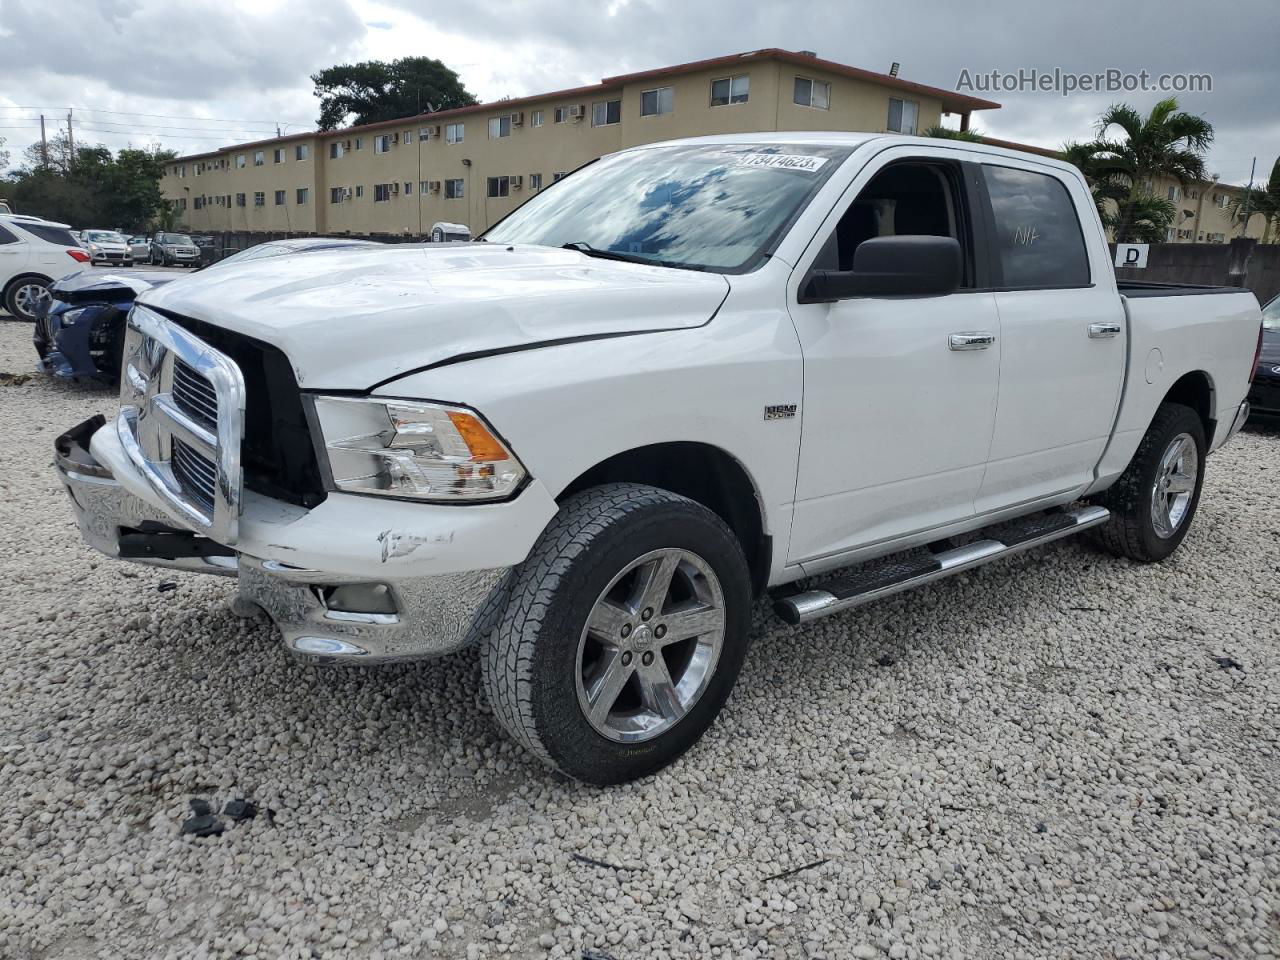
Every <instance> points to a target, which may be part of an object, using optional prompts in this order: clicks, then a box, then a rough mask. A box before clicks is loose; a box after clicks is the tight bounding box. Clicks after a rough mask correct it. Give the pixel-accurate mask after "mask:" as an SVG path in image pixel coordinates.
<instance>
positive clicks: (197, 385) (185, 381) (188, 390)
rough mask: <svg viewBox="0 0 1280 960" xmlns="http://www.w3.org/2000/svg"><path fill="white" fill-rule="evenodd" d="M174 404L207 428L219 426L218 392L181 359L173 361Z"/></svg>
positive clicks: (177, 358)
mask: <svg viewBox="0 0 1280 960" xmlns="http://www.w3.org/2000/svg"><path fill="white" fill-rule="evenodd" d="M173 402H174V403H175V404H177V406H178V409H180V410H182V411H183V412H184V413H187V414H189V415H190V416H192V417H194V418H195V419H196V420H199V421H200V422H201V423H203V424H205V425H206V426H209V427H216V426H217V425H218V394H217V391H215V390H214V389H213V384H212V383H210V382H209V381H208V380H206V379H205V378H204V377H203V376H202V375H201V374H199V373H197V372H196V371H195V370H194V369H193V368H192V367H191V366H190V365H189V364H188V363H187V362H186V361H184V360H183V359H182V358H181V357H176V358H175V359H174V361H173Z"/></svg>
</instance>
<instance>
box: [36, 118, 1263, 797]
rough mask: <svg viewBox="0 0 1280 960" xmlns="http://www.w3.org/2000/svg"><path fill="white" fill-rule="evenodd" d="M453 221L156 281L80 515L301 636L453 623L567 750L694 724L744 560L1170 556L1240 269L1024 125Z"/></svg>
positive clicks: (699, 147)
mask: <svg viewBox="0 0 1280 960" xmlns="http://www.w3.org/2000/svg"><path fill="white" fill-rule="evenodd" d="M480 239H481V240H482V241H487V242H479V243H473V244H467V245H464V246H459V245H448V244H424V245H420V246H396V245H390V246H385V247H376V248H353V249H343V250H332V251H319V252H316V253H312V254H308V255H307V256H300V257H279V258H274V259H264V260H260V261H258V262H251V263H245V264H242V265H241V266H240V267H239V268H238V269H236V270H234V271H221V272H220V271H217V270H210V271H207V272H205V273H201V274H197V275H196V276H193V277H191V278H189V279H187V280H185V281H183V282H181V283H174V284H170V285H169V286H166V287H162V288H159V289H156V290H148V291H146V292H144V293H143V294H142V295H141V296H140V297H139V298H138V301H137V306H136V307H135V308H134V310H133V312H132V314H131V315H130V321H129V328H128V331H127V334H126V337H127V340H126V345H125V350H124V376H123V377H122V383H123V387H122V395H121V404H120V408H119V411H118V412H117V413H116V414H114V415H113V417H112V419H111V421H110V422H106V423H104V422H103V420H102V418H101V417H99V418H97V419H96V420H91V421H86V422H85V423H83V424H81V425H80V426H78V427H76V428H73V430H71V431H69V432H68V433H67V434H65V435H64V436H63V437H62V438H60V440H59V443H58V448H57V459H58V463H59V469H60V470H61V476H62V478H63V480H64V482H65V483H66V484H67V486H68V487H69V489H70V491H71V493H72V497H71V505H72V509H73V510H74V511H75V512H76V515H77V519H78V522H79V524H80V528H81V531H82V533H83V536H84V538H85V539H86V540H87V541H88V542H89V543H90V544H92V545H93V546H95V547H97V548H98V549H100V550H102V551H103V552H105V553H107V554H108V555H110V556H115V557H119V558H122V559H128V560H137V561H142V562H148V563H159V564H161V565H168V566H174V567H180V568H183V569H196V570H205V571H217V572H223V573H234V574H237V575H238V577H239V597H238V600H237V609H238V610H239V611H240V612H244V613H247V612H249V611H257V610H262V611H265V612H266V613H267V614H269V615H270V617H271V618H272V619H273V620H274V621H275V623H276V624H277V625H278V626H279V628H280V631H281V633H282V635H283V638H284V643H285V645H286V647H287V648H288V649H289V650H290V651H291V652H293V653H294V654H296V655H299V656H301V657H303V658H307V659H309V660H310V661H312V662H325V663H354V664H368V663H375V662H379V661H386V660H397V659H404V658H411V657H424V656H439V655H441V654H444V653H448V652H451V651H455V650H458V649H460V648H461V647H464V646H466V645H468V644H471V643H475V644H478V645H479V647H480V656H481V658H482V662H483V674H484V684H485V689H486V691H487V694H488V698H489V702H490V703H491V705H492V707H493V711H494V715H495V716H496V717H497V719H498V722H499V723H501V724H502V726H503V727H505V728H506V729H507V730H508V731H509V732H510V734H511V735H512V736H513V737H514V738H515V739H516V740H517V741H518V742H519V743H521V744H523V745H524V746H525V747H527V748H528V749H529V750H530V751H531V752H532V753H533V754H534V755H536V756H537V757H539V758H540V759H542V760H543V761H545V762H547V763H549V764H551V765H553V766H555V767H557V768H559V769H560V770H562V771H563V772H565V773H567V774H569V775H570V776H573V777H577V778H579V779H582V780H587V781H592V782H596V783H616V782H619V781H624V780H628V779H631V778H634V777H639V776H643V775H646V774H649V773H652V772H654V771H655V770H658V769H659V768H661V767H662V766H664V765H665V764H667V763H670V762H671V761H672V760H673V759H674V758H676V757H678V756H680V755H681V754H682V753H683V752H684V751H685V750H687V749H688V748H689V747H690V746H691V745H693V744H694V743H695V742H696V741H697V739H698V738H699V737H700V736H701V735H702V733H703V732H704V731H705V730H706V729H707V727H708V726H710V724H711V723H712V721H713V720H714V718H715V716H716V714H717V713H718V712H719V710H720V708H721V706H722V705H723V704H724V702H725V700H726V699H727V698H728V696H729V694H730V691H731V689H732V687H733V684H734V681H735V679H736V677H737V674H738V671H739V668H740V667H741V666H742V663H743V659H744V657H745V655H746V651H747V643H748V639H749V626H750V621H751V610H752V597H753V594H758V593H760V592H762V591H765V590H768V591H771V592H772V593H773V596H774V600H775V604H776V606H775V609H776V610H777V612H778V613H779V614H780V615H781V616H782V617H783V618H784V619H786V620H789V621H792V622H796V623H804V622H807V621H810V620H812V619H814V618H816V617H819V616H823V615H827V614H831V613H834V612H837V611H841V610H846V609H849V608H851V607H854V606H857V605H859V604H863V603H867V602H869V601H872V600H875V599H877V598H879V597H883V596H886V595H888V594H891V593H895V592H897V591H900V590H905V589H908V588H911V587H914V586H917V585H919V584H923V583H927V582H930V581H933V580H936V579H938V578H941V577H945V576H948V575H950V574H954V573H957V572H960V571H963V570H968V569H972V568H973V567H976V566H978V565H980V564H983V563H988V562H991V561H993V560H996V559H999V558H1002V557H1007V556H1009V555H1010V554H1013V553H1016V552H1018V551H1021V550H1025V549H1028V548H1031V547H1035V546H1039V545H1041V544H1045V543H1048V542H1050V541H1053V540H1056V539H1059V538H1061V537H1066V536H1070V535H1073V534H1076V533H1080V532H1082V531H1085V530H1090V531H1092V532H1093V534H1094V536H1095V537H1096V539H1097V540H1098V542H1099V543H1100V544H1101V545H1102V546H1103V547H1104V548H1106V549H1108V550H1110V551H1112V552H1113V553H1116V554H1119V555H1120V556H1124V557H1129V558H1131V559H1133V560H1137V561H1144V562H1146V561H1157V560H1161V559H1163V558H1164V557H1167V556H1168V555H1169V554H1170V553H1172V552H1173V551H1174V550H1175V549H1176V548H1177V547H1178V545H1179V544H1180V543H1181V542H1182V540H1183V538H1184V537H1185V536H1186V534H1187V531H1188V529H1189V528H1190V526H1191V522H1192V518H1193V517H1194V515H1195V511H1196V506H1197V503H1198V500H1199V497H1200V490H1201V484H1202V482H1203V479H1204V474H1205V457H1206V455H1207V454H1208V453H1209V452H1210V451H1212V450H1214V449H1216V448H1218V447H1220V446H1221V445H1222V444H1223V443H1225V442H1226V441H1227V440H1228V439H1229V438H1230V437H1231V436H1232V435H1233V433H1234V432H1235V431H1236V430H1237V429H1238V428H1239V427H1240V425H1241V424H1242V423H1243V422H1244V419H1245V417H1246V416H1247V411H1248V405H1247V404H1246V403H1245V402H1244V400H1245V394H1246V392H1247V390H1248V387H1249V379H1250V376H1251V374H1252V371H1253V368H1254V362H1253V360H1254V357H1255V353H1256V350H1257V347H1258V343H1259V332H1260V315H1259V310H1258V304H1257V301H1256V300H1255V299H1254V297H1253V295H1252V294H1251V293H1248V292H1246V291H1241V290H1238V289H1226V290H1222V289H1215V288H1198V287H1191V286H1186V285H1171V286H1161V285H1151V284H1137V283H1129V284H1117V282H1116V279H1115V276H1114V274H1113V272H1112V268H1111V264H1110V258H1109V256H1108V251H1107V242H1106V236H1105V234H1104V232H1103V228H1102V224H1101V223H1100V222H1099V219H1098V216H1097V212H1096V210H1095V207H1094V203H1093V199H1092V197H1091V196H1090V192H1089V188H1088V186H1087V184H1086V183H1085V181H1084V180H1083V178H1082V177H1081V175H1080V173H1079V172H1078V171H1077V170H1076V169H1075V168H1074V167H1071V166H1069V165H1067V164H1064V163H1060V162H1057V161H1053V160H1048V159H1045V158H1043V157H1039V156H1032V155H1028V154H1023V153H1017V152H1012V151H1008V150H999V149H996V148H992V147H986V146H982V145H978V144H971V143H963V142H956V141H948V140H930V139H922V138H916V137H902V136H874V135H860V134H837V133H798V134H742V135H736V136H722V137H711V138H704V139H695V140H686V141H677V142H673V143H665V144H654V145H647V146H643V147H637V148H635V149H631V150H626V151H623V152H621V153H617V154H613V155H611V156H608V157H605V158H603V159H601V160H599V161H598V162H596V163H593V164H590V165H589V166H587V167H584V168H582V169H581V170H580V171H578V172H577V173H574V174H573V175H571V176H570V177H568V178H566V179H564V180H561V181H559V182H558V183H555V184H553V185H551V186H550V187H549V188H548V189H546V190H544V191H542V192H540V193H538V194H537V195H535V196H534V197H533V198H531V199H530V200H529V201H528V202H526V203H525V204H524V205H523V206H521V207H520V208H518V209H517V210H516V211H515V212H514V213H512V214H510V215H509V216H508V217H506V218H505V219H504V220H502V221H501V222H500V223H499V224H498V225H497V226H495V227H494V228H492V229H491V230H490V231H489V232H488V233H487V234H486V235H485V236H483V237H481V238H480ZM851 566H852V567H853V568H854V569H853V572H845V573H836V572H835V571H836V570H837V569H838V568H849V567H851ZM797 584H803V585H802V586H797ZM1099 588H1100V589H1106V584H1105V582H1103V583H1101V584H1100V587H1099ZM983 615H984V612H983V611H982V610H981V609H975V610H974V616H975V617H980V616H983ZM805 642H806V641H805V640H804V638H803V637H797V640H796V644H797V649H796V652H795V655H797V656H802V655H803V653H804V644H805ZM922 695H925V694H924V693H923V692H922ZM856 706H857V705H856V704H851V705H850V708H851V709H856Z"/></svg>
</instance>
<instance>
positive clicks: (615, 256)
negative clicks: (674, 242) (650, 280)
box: [560, 240, 684, 267]
mask: <svg viewBox="0 0 1280 960" xmlns="http://www.w3.org/2000/svg"><path fill="white" fill-rule="evenodd" d="M560 248H561V249H562V250H577V251H578V252H579V253H585V254H586V255H587V256H588V257H596V258H598V259H600V260H621V261H622V262H623V263H642V264H644V265H645V266H649V267H681V266H684V264H680V263H671V262H670V261H668V260H655V259H654V258H653V257H643V256H640V255H639V254H635V253H623V252H622V251H621V250H599V249H597V248H596V247H593V246H592V245H591V244H589V243H587V242H586V241H585V240H574V241H573V242H572V243H562V244H560Z"/></svg>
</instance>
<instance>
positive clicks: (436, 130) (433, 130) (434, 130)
mask: <svg viewBox="0 0 1280 960" xmlns="http://www.w3.org/2000/svg"><path fill="white" fill-rule="evenodd" d="M427 136H428V137H431V138H433V139H434V138H437V137H439V136H440V124H438V123H437V124H436V125H435V126H432V127H427Z"/></svg>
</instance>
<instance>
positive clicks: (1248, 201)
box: [1240, 157, 1258, 237]
mask: <svg viewBox="0 0 1280 960" xmlns="http://www.w3.org/2000/svg"><path fill="white" fill-rule="evenodd" d="M1257 172H1258V158H1257V157H1254V158H1253V163H1252V164H1250V165H1249V189H1248V190H1246V191H1245V194H1244V223H1243V224H1242V225H1241V226H1240V236H1242V237H1247V236H1248V235H1249V217H1251V216H1252V214H1251V213H1250V212H1249V207H1251V206H1252V205H1253V175H1254V174H1255V173H1257Z"/></svg>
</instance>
